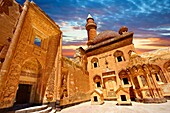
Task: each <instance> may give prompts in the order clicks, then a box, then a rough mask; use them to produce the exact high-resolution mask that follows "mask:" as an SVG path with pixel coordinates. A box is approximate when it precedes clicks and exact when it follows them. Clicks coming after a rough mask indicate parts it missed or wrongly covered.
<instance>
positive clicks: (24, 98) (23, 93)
mask: <svg viewBox="0 0 170 113" xmlns="http://www.w3.org/2000/svg"><path fill="white" fill-rule="evenodd" d="M31 89H32V85H29V84H19V88H18V91H17V95H16V104H27V103H30V95H31Z"/></svg>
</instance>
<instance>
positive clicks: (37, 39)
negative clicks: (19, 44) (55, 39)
mask: <svg viewBox="0 0 170 113" xmlns="http://www.w3.org/2000/svg"><path fill="white" fill-rule="evenodd" d="M34 44H35V45H37V46H41V39H39V38H38V37H35V39H34Z"/></svg>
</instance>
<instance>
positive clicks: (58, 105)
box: [55, 37, 62, 111]
mask: <svg viewBox="0 0 170 113" xmlns="http://www.w3.org/2000/svg"><path fill="white" fill-rule="evenodd" d="M57 57H58V58H57V67H58V68H57V69H58V71H57V74H56V75H57V81H56V82H57V83H56V84H57V85H56V86H57V87H56V94H55V95H56V97H55V98H56V110H57V111H60V110H61V108H60V92H61V78H62V77H61V76H62V70H61V69H62V37H61V39H60V46H59V48H58V56H57Z"/></svg>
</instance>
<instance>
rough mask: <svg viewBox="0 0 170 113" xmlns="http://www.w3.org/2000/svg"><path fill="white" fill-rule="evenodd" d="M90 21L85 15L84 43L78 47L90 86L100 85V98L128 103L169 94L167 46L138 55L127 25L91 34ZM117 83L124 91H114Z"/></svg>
mask: <svg viewBox="0 0 170 113" xmlns="http://www.w3.org/2000/svg"><path fill="white" fill-rule="evenodd" d="M94 23H95V21H94V19H93V18H92V16H90V17H89V16H88V18H87V24H86V29H87V33H88V44H87V45H88V47H87V48H86V49H85V50H82V51H84V55H85V56H86V57H87V61H88V63H87V71H88V72H89V81H90V89H91V90H95V89H100V90H101V91H102V92H103V95H104V99H109V100H111V99H113V100H114V99H115V100H116V99H117V100H118V103H120V102H121V103H130V100H129V99H131V100H136V101H140V102H145V103H162V102H166V99H165V97H168V96H170V90H169V88H170V87H169V86H170V85H169V84H170V81H169V80H170V79H169V76H170V75H169V66H170V65H169V64H170V63H169V62H170V61H169V60H170V51H169V48H168V49H166V50H157V51H155V52H151V53H144V54H142V55H141V56H140V55H137V54H136V53H135V48H134V45H133V43H132V40H133V32H128V28H127V27H125V26H123V27H122V28H120V30H119V33H116V32H114V31H110V30H107V31H103V32H101V33H99V34H98V35H94V32H96V31H94V30H96V28H97V25H96V24H94ZM89 26H92V27H89ZM90 29H92V30H93V32H90ZM93 35H94V37H93V38H91V37H92V36H93ZM89 39H90V41H89ZM120 87H121V89H122V91H125V92H126V91H127V92H126V93H124V94H126V95H123V93H122V94H121V93H118V92H117V91H118V89H119V88H120ZM116 95H117V96H116ZM121 97H122V98H121ZM127 97H128V98H127ZM121 99H122V100H121ZM125 100H126V101H128V102H124V101H125Z"/></svg>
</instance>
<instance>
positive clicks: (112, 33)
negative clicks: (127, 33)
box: [93, 30, 120, 44]
mask: <svg viewBox="0 0 170 113" xmlns="http://www.w3.org/2000/svg"><path fill="white" fill-rule="evenodd" d="M117 36H120V35H119V34H118V33H117V32H115V31H111V30H107V31H103V32H101V33H99V34H98V35H97V36H96V37H95V38H94V40H93V44H97V43H100V42H102V41H105V40H108V39H110V38H114V37H117Z"/></svg>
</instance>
